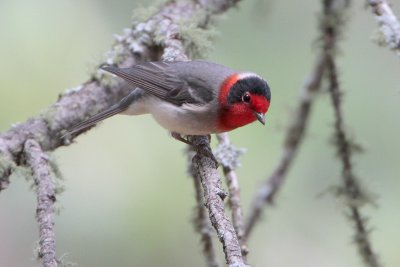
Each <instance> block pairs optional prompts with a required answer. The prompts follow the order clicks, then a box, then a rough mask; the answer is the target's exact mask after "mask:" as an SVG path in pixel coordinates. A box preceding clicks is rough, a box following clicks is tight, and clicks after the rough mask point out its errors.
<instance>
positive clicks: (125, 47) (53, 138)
mask: <svg viewBox="0 0 400 267" xmlns="http://www.w3.org/2000/svg"><path fill="white" fill-rule="evenodd" d="M199 2H200V3H197V2H194V1H169V2H166V3H165V4H163V5H161V6H160V8H159V10H158V11H157V12H156V13H154V14H153V15H152V16H150V17H149V18H148V19H147V20H145V21H143V22H142V21H140V22H135V23H134V25H133V26H132V28H128V29H125V30H124V33H123V34H122V35H121V36H118V37H117V38H116V42H115V44H114V46H113V48H112V49H111V50H110V51H109V52H108V53H107V55H108V58H107V60H106V62H107V63H108V64H116V65H118V66H120V67H129V66H132V65H134V64H137V63H139V62H141V61H149V60H160V57H161V54H162V53H163V52H164V56H163V59H164V60H185V59H187V57H186V55H185V54H184V53H183V47H184V44H183V43H184V40H182V36H181V34H180V30H179V27H178V23H180V22H183V21H186V20H187V21H191V22H193V23H195V25H196V26H198V27H199V28H203V29H205V28H207V27H208V26H209V23H210V19H211V17H212V16H213V15H216V14H219V13H222V12H224V11H226V10H227V8H229V7H231V6H233V5H234V4H235V3H236V2H238V1H231V0H201V1H199ZM193 17H196V20H193ZM174 53H176V54H174ZM102 64H104V63H102ZM102 64H99V65H102ZM131 89H132V88H131V86H129V85H128V84H127V83H125V82H122V81H121V82H118V83H116V82H114V81H110V80H109V78H107V76H105V75H103V72H102V71H100V70H97V71H96V72H95V73H94V74H93V75H92V77H91V78H90V79H89V80H88V81H87V82H85V83H83V84H81V85H79V86H77V87H75V88H73V89H70V90H67V91H66V92H65V93H63V94H61V95H60V96H59V99H58V100H57V102H56V103H55V104H53V105H52V106H50V107H49V108H48V109H47V110H46V111H44V112H43V113H42V114H40V115H38V116H36V117H33V118H31V119H29V120H28V121H26V122H24V123H20V124H18V125H15V126H13V127H11V129H9V130H8V131H6V132H4V133H1V134H0V191H1V190H2V189H4V188H6V186H7V185H8V177H9V176H10V175H11V173H12V172H13V170H14V168H15V166H17V165H18V163H19V161H20V160H19V159H20V157H21V153H22V152H23V147H24V143H25V142H26V140H27V139H34V140H37V141H38V142H39V145H40V146H41V148H42V149H43V150H44V151H52V150H55V149H57V148H58V147H60V146H64V145H69V144H70V143H71V140H72V139H73V138H75V137H76V136H78V135H80V134H81V133H82V132H80V133H77V134H76V135H74V136H72V137H71V138H70V139H68V138H65V139H63V140H61V139H60V136H61V135H62V134H61V133H62V132H63V131H64V130H65V129H68V128H70V127H71V126H73V125H74V124H76V123H77V122H80V121H82V120H84V119H85V118H88V117H90V116H92V115H94V114H96V113H98V112H99V111H100V110H104V109H106V108H108V107H110V106H111V105H112V104H115V103H116V102H117V101H118V100H120V99H121V98H122V97H124V96H126V95H127V94H128V93H129V92H130V91H131ZM86 130H88V129H86ZM86 130H85V131H86Z"/></svg>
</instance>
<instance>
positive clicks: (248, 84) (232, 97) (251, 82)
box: [228, 76, 271, 104]
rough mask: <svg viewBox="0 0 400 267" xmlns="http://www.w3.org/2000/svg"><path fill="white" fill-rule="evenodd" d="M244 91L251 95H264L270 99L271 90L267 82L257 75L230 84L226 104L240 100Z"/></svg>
mask: <svg viewBox="0 0 400 267" xmlns="http://www.w3.org/2000/svg"><path fill="white" fill-rule="evenodd" d="M246 92H249V93H250V94H252V95H261V96H265V98H266V99H267V100H268V101H270V100H271V90H270V89H269V86H268V84H267V82H266V81H264V80H263V79H261V78H259V77H257V76H249V77H246V78H243V79H240V80H238V81H237V82H236V83H235V84H234V85H233V86H232V89H231V90H230V91H229V94H228V104H234V103H238V102H242V96H243V95H244V94H245V93H246Z"/></svg>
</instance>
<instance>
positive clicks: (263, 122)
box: [254, 112, 265, 125]
mask: <svg viewBox="0 0 400 267" xmlns="http://www.w3.org/2000/svg"><path fill="white" fill-rule="evenodd" d="M254 116H255V117H256V118H257V120H258V121H259V122H261V123H262V124H263V125H265V115H264V114H262V113H259V112H254Z"/></svg>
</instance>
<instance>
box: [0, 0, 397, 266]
mask: <svg viewBox="0 0 400 267" xmlns="http://www.w3.org/2000/svg"><path fill="white" fill-rule="evenodd" d="M145 2H146V1H144V0H143V1H141V2H140V1H127V0H122V1H117V2H115V1H114V2H112V1H106V0H101V1H99V0H97V1H94V0H86V1H77V0H59V1H50V0H38V1H25V0H2V1H1V2H0V34H1V41H0V58H1V64H0V71H1V79H0V114H1V116H0V131H5V130H7V129H8V128H9V127H10V126H11V125H12V124H13V123H16V122H21V121H25V120H26V119H27V118H29V117H30V116H34V115H35V114H38V113H39V112H40V111H41V110H43V109H45V108H46V107H47V106H49V105H50V104H52V103H53V102H54V101H55V100H56V99H57V96H58V94H59V93H60V92H62V91H64V90H65V89H66V88H69V87H73V86H76V85H78V84H80V83H82V82H84V81H86V80H87V78H88V75H89V73H90V70H91V69H93V66H94V65H95V64H96V63H98V62H101V60H102V59H103V56H104V53H105V52H106V51H107V50H108V49H109V47H110V45H111V44H112V43H113V34H115V33H121V32H122V29H123V28H124V27H128V26H129V25H130V17H131V12H130V10H132V9H134V8H135V7H137V6H138V5H139V4H140V3H142V4H146V5H147V4H148V3H145ZM395 4H396V5H395V6H394V8H395V10H397V13H398V14H400V9H399V6H398V3H395ZM319 9H320V1H310V0H308V1H267V2H263V1H243V3H240V5H239V8H237V9H232V10H230V11H229V12H228V13H227V14H226V16H225V18H224V19H223V20H220V23H219V26H218V30H219V31H220V34H219V36H218V38H217V40H216V42H215V49H214V51H213V52H212V53H211V54H210V57H209V59H210V60H213V61H216V62H219V63H222V64H225V65H228V66H231V67H234V68H237V69H245V70H252V71H255V72H257V73H259V74H261V75H262V76H264V77H265V78H266V79H267V80H268V81H269V83H270V86H271V88H272V95H273V97H272V98H273V101H272V105H271V108H270V111H269V114H268V123H267V126H266V127H261V126H260V125H259V124H254V125H250V126H248V127H244V128H242V129H239V130H237V131H235V132H233V133H232V134H231V137H232V139H233V141H234V143H235V144H236V145H237V146H240V147H246V148H247V151H248V152H247V154H246V155H245V156H244V157H243V166H242V167H241V168H240V169H239V170H238V175H239V177H240V183H241V190H242V198H243V207H244V212H245V214H247V211H248V207H249V204H250V203H251V200H252V197H253V195H254V192H255V191H256V189H257V187H258V186H259V185H260V183H261V182H262V181H263V180H264V179H265V178H266V177H267V175H269V174H270V172H271V171H272V169H273V167H274V166H275V165H276V163H277V161H278V159H279V157H280V154H281V144H282V140H283V137H284V133H285V128H286V125H287V123H288V121H289V119H290V117H291V115H292V111H293V108H294V107H295V106H296V101H297V95H298V89H299V88H300V87H301V85H302V84H303V81H304V79H305V77H306V75H307V74H308V73H309V72H310V69H311V66H312V65H313V62H314V59H315V48H316V45H315V42H314V41H315V38H316V36H317V26H316V25H317V24H316V22H317V15H318V11H319ZM349 17H351V20H349V24H348V27H347V29H346V31H345V33H344V35H343V41H342V42H341V43H340V47H341V56H340V58H339V65H340V74H341V75H340V76H341V78H340V80H341V82H342V87H343V89H344V91H345V94H344V95H345V98H344V112H345V115H346V118H345V119H346V122H347V126H348V130H349V132H350V133H351V135H352V136H354V137H355V138H356V140H357V141H358V142H359V143H361V144H362V145H363V146H364V147H365V149H366V153H364V154H361V155H357V156H356V157H355V159H354V166H355V169H356V173H357V175H358V176H359V177H360V178H362V180H363V183H364V185H365V186H366V187H367V188H369V189H370V190H371V191H373V192H374V193H376V194H377V196H378V199H377V202H378V207H377V208H366V209H364V211H365V213H366V215H368V216H369V217H370V221H369V225H370V226H371V227H373V230H374V231H373V232H372V235H371V240H372V242H373V245H374V248H375V249H376V250H377V251H378V253H379V255H380V259H381V260H382V261H383V263H385V265H386V266H399V265H400V254H399V250H398V249H399V247H400V241H399V240H400V231H399V230H398V226H399V225H400V213H399V208H398V204H396V203H400V202H399V200H400V194H399V189H400V179H399V173H400V164H399V155H398V151H399V149H400V138H399V136H400V126H399V113H400V105H399V103H400V88H399V84H400V75H399V59H398V57H396V56H395V55H394V54H393V53H391V52H389V51H388V50H387V49H383V48H380V47H378V46H377V45H376V44H374V43H373V42H371V40H370V39H371V36H372V35H373V33H374V32H375V30H376V23H375V21H374V19H373V17H372V15H370V13H369V11H368V10H366V9H365V8H364V2H363V1H358V2H356V3H354V4H353V6H352V8H351V12H350V14H349ZM325 91H326V88H325ZM332 123H333V117H332V110H331V106H330V99H329V96H328V95H327V94H326V93H323V94H322V95H321V96H320V97H319V99H318V102H317V104H316V106H315V108H314V112H313V114H312V118H311V121H310V127H309V129H308V131H307V137H306V139H305V142H304V143H303V145H302V146H301V150H300V153H299V155H298V158H297V160H296V161H295V164H294V166H293V168H292V169H291V171H290V173H289V176H288V177H287V178H288V179H287V182H286V183H285V185H284V187H283V188H282V191H281V192H280V194H279V195H278V198H277V203H276V206H275V207H273V208H268V210H267V213H266V214H265V216H264V219H263V221H262V222H261V223H260V224H259V225H257V227H256V231H255V232H254V234H253V236H252V238H251V241H250V244H249V247H250V251H251V252H250V255H249V262H250V263H251V264H253V265H254V266H270V267H284V266H300V267H314V266H319V267H337V266H362V263H361V260H360V258H359V257H358V255H357V251H356V248H355V247H354V246H353V244H352V228H351V227H350V224H349V222H348V221H347V219H345V218H344V216H343V206H342V204H341V203H340V201H338V200H337V199H336V198H335V197H334V196H333V195H331V194H329V193H328V194H323V195H322V197H320V196H319V195H320V194H321V193H322V192H325V191H326V189H327V188H329V187H330V186H332V185H337V184H338V183H339V182H340V164H339V162H338V160H337V159H336V158H335V151H334V148H333V147H332V146H331V145H330V143H329V142H330V138H331V135H332ZM214 142H215V141H214ZM183 148H184V145H183V144H181V143H179V142H176V141H174V140H172V139H171V138H170V137H169V136H168V134H167V132H166V131H165V130H163V129H162V128H160V127H159V126H158V125H157V124H156V123H155V122H154V121H153V120H151V119H150V118H149V117H148V116H141V117H127V116H116V117H113V118H111V119H109V120H107V121H106V122H104V123H103V124H102V125H101V126H99V127H97V128H96V129H94V130H92V131H90V132H89V133H87V134H85V135H82V136H80V137H79V138H77V140H76V144H74V145H71V146H69V147H65V148H61V149H58V150H57V151H56V152H55V153H54V156H55V158H56V159H57V161H58V163H59V165H60V168H61V170H62V173H63V175H64V181H63V182H62V184H63V185H64V186H65V188H66V191H65V192H64V193H63V194H62V195H61V196H60V197H59V202H58V205H59V207H60V214H59V215H58V216H57V218H56V233H57V250H58V256H63V258H64V259H65V260H66V261H71V262H75V263H77V264H78V266H145V267H147V266H149V267H150V266H170V267H173V266H204V265H205V264H204V260H203V258H202V255H201V251H200V250H201V249H200V246H199V244H200V241H199V236H198V235H197V234H196V233H194V231H193V226H192V224H191V218H192V216H193V214H194V212H193V207H194V205H195V203H194V190H193V183H192V180H191V179H190V178H188V177H187V175H186V173H185V169H186V164H185V161H186V160H185V156H184V154H183ZM35 204H36V200H35V194H34V193H33V192H32V191H31V190H30V183H27V182H26V180H25V178H24V177H18V176H13V177H12V181H11V184H10V187H9V188H8V189H7V190H5V191H4V192H2V193H1V194H0V212H1V214H2V215H1V219H0V266H1V267H25V266H38V265H39V264H38V263H37V262H36V261H35V260H34V256H33V249H34V248H35V246H36V240H37V238H38V237H37V236H38V234H37V225H36V223H35V219H34V215H35ZM216 246H217V247H218V250H219V251H220V250H221V246H220V243H218V241H217V240H216ZM221 262H223V259H222V254H221Z"/></svg>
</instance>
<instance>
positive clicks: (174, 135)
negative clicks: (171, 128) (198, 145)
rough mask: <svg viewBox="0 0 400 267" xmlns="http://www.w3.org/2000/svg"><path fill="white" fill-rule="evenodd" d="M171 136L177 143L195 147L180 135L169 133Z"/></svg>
mask: <svg viewBox="0 0 400 267" xmlns="http://www.w3.org/2000/svg"><path fill="white" fill-rule="evenodd" d="M171 136H172V137H173V138H174V139H175V140H178V141H181V142H183V143H185V144H187V145H189V146H195V145H194V144H193V143H192V142H190V141H188V140H186V139H185V138H183V137H182V135H181V134H180V133H175V132H171Z"/></svg>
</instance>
